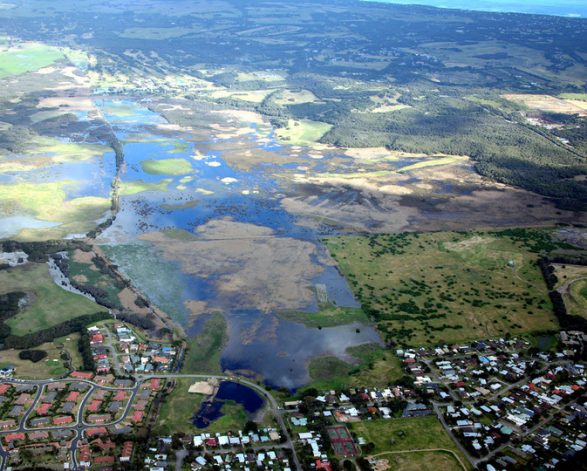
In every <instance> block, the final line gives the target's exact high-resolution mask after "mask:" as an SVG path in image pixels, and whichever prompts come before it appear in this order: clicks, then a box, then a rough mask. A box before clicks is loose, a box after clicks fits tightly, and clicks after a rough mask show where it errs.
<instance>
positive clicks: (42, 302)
mask: <svg viewBox="0 0 587 471" xmlns="http://www.w3.org/2000/svg"><path fill="white" fill-rule="evenodd" d="M13 291H22V292H25V293H27V294H28V295H29V296H28V298H29V299H28V304H27V305H26V307H24V309H23V310H22V311H21V312H19V313H18V314H17V315H16V316H14V317H12V318H10V319H8V320H7V321H6V324H7V325H8V326H9V327H10V330H11V333H12V334H13V335H24V334H29V333H34V332H37V331H39V330H42V329H46V328H47V327H51V326H53V325H57V324H59V323H61V322H63V321H66V320H69V319H73V318H76V317H79V316H83V315H86V314H93V313H95V312H100V311H104V310H105V309H104V308H103V307H102V306H99V305H98V304H96V303H94V302H92V301H90V300H89V299H87V298H84V297H83V296H80V295H78V294H73V293H69V292H68V291H65V290H64V289H62V288H60V287H59V286H57V285H56V284H55V282H54V281H53V279H52V278H51V276H50V274H49V269H48V267H47V265H46V264H44V263H29V264H27V265H24V266H21V267H16V268H11V269H9V270H2V271H0V293H9V292H13Z"/></svg>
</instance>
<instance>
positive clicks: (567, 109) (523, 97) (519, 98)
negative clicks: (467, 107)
mask: <svg viewBox="0 0 587 471" xmlns="http://www.w3.org/2000/svg"><path fill="white" fill-rule="evenodd" d="M504 98H506V99H507V100H511V101H514V102H516V103H522V104H524V105H526V106H527V107H528V108H531V109H533V110H540V111H546V112H550V113H563V114H578V115H580V116H587V109H585V107H584V106H580V105H579V104H578V103H576V100H565V99H563V98H557V97H554V96H550V95H532V94H507V95H504ZM579 103H580V102H579Z"/></svg>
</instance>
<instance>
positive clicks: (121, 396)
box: [112, 390, 126, 401]
mask: <svg viewBox="0 0 587 471" xmlns="http://www.w3.org/2000/svg"><path fill="white" fill-rule="evenodd" d="M125 399H126V391H122V390H119V391H117V392H116V394H115V395H114V398H113V399H112V400H113V401H124V400H125Z"/></svg>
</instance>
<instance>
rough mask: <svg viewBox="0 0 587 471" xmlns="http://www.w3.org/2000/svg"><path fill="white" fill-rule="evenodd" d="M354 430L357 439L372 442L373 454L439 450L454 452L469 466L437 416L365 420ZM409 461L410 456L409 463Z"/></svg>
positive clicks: (352, 429)
mask: <svg viewBox="0 0 587 471" xmlns="http://www.w3.org/2000/svg"><path fill="white" fill-rule="evenodd" d="M351 431H352V432H354V433H356V434H357V437H363V438H364V439H365V440H366V441H367V443H372V444H373V445H374V446H375V448H374V449H373V451H372V453H370V454H372V455H377V454H379V453H384V452H388V451H409V450H427V449H428V450H429V449H435V448H438V449H443V450H450V451H453V452H455V453H456V454H457V456H459V458H460V459H461V461H462V462H463V463H467V461H466V459H465V458H464V457H463V456H462V455H461V454H460V452H459V451H458V449H457V448H456V446H455V444H454V442H453V441H452V440H451V438H450V437H449V436H448V435H447V434H446V433H445V431H444V429H443V428H442V425H441V424H440V422H439V421H438V419H437V418H436V417H435V416H427V417H420V418H410V419H395V420H384V419H379V420H370V421H367V420H365V421H363V422H358V423H354V424H352V425H351ZM388 456H391V455H386V458H387V457H388ZM410 458H411V455H410V456H409V457H408V460H409V459H410ZM392 469H395V468H392ZM418 469H422V468H418ZM452 469H455V468H452ZM456 469H458V468H456Z"/></svg>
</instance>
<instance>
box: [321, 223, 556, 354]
mask: <svg viewBox="0 0 587 471" xmlns="http://www.w3.org/2000/svg"><path fill="white" fill-rule="evenodd" d="M326 245H327V246H328V248H329V249H330V252H331V253H332V255H333V257H334V258H335V259H336V260H337V261H338V263H339V266H340V268H341V270H342V272H343V273H344V274H345V276H346V277H347V278H348V280H349V282H350V284H351V286H352V287H353V290H354V292H355V294H356V295H357V297H358V299H359V300H360V301H361V303H362V306H363V308H364V309H365V312H367V313H368V314H369V315H370V316H371V317H372V318H373V319H374V320H375V321H376V322H377V325H378V328H379V329H380V331H382V333H383V334H384V335H385V336H386V339H387V340H388V341H393V342H396V343H398V344H400V345H426V344H436V343H440V342H450V343H452V342H461V341H465V340H471V339H474V338H479V337H492V336H499V335H505V334H506V333H511V334H521V333H528V332H537V331H542V330H550V329H554V328H556V327H557V325H558V324H557V322H556V319H555V317H554V315H553V313H552V306H551V303H550V301H549V298H548V293H547V288H546V284H545V282H544V280H543V278H542V274H541V273H540V270H539V269H538V267H537V266H536V261H537V259H538V253H539V252H540V250H542V249H548V248H551V247H552V246H553V245H552V243H551V242H550V234H549V233H548V232H546V231H535V230H518V231H516V230H512V231H504V232H501V233H498V232H493V233H492V232H475V233H473V232H471V233H454V232H439V233H431V234H419V233H405V234H397V235H380V236H371V237H332V238H328V239H326Z"/></svg>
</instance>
